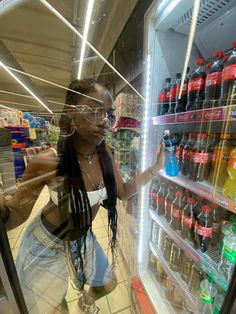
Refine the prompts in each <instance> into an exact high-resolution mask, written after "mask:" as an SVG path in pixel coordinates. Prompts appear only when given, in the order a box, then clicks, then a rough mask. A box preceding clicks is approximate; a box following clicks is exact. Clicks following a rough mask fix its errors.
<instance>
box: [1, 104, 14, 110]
mask: <svg viewBox="0 0 236 314" xmlns="http://www.w3.org/2000/svg"><path fill="white" fill-rule="evenodd" d="M0 107H1V108H4V109H7V110H14V109H12V108H9V107H7V106H4V105H1V104H0Z"/></svg>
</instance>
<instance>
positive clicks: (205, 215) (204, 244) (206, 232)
mask: <svg viewBox="0 0 236 314" xmlns="http://www.w3.org/2000/svg"><path fill="white" fill-rule="evenodd" d="M212 225H213V220H212V214H211V208H210V207H209V206H207V205H203V206H202V212H201V213H200V215H198V217H197V230H196V232H197V236H198V248H199V249H200V250H201V251H202V252H203V253H204V252H206V251H207V250H208V248H209V245H210V241H211V234H212Z"/></svg>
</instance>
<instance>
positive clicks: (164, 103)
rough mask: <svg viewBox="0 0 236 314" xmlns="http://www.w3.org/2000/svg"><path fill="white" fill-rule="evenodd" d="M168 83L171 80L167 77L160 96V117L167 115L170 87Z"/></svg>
mask: <svg viewBox="0 0 236 314" xmlns="http://www.w3.org/2000/svg"><path fill="white" fill-rule="evenodd" d="M170 82H171V78H170V77H167V78H166V79H165V84H164V87H163V89H162V91H161V94H160V116H162V115H164V114H167V112H168V110H169V99H170V87H171V85H170Z"/></svg>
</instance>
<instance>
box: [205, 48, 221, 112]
mask: <svg viewBox="0 0 236 314" xmlns="http://www.w3.org/2000/svg"><path fill="white" fill-rule="evenodd" d="M223 57H224V51H222V50H217V51H216V52H215V53H214V55H213V58H214V61H213V63H212V65H211V67H210V68H209V70H208V73H207V76H206V86H205V101H204V103H203V108H213V107H218V106H219V98H220V88H221V72H222V70H223Z"/></svg>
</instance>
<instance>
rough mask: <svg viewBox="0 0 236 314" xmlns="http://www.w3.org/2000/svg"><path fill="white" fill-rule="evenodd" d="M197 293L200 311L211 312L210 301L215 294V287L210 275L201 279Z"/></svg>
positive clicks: (204, 313) (207, 313) (210, 313)
mask: <svg viewBox="0 0 236 314" xmlns="http://www.w3.org/2000/svg"><path fill="white" fill-rule="evenodd" d="M199 294H200V298H201V301H202V306H201V313H203V314H212V303H213V301H214V298H215V296H216V295H217V289H216V287H215V286H214V285H213V280H212V279H211V278H210V277H208V279H204V280H202V281H201V283H200V291H199Z"/></svg>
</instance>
